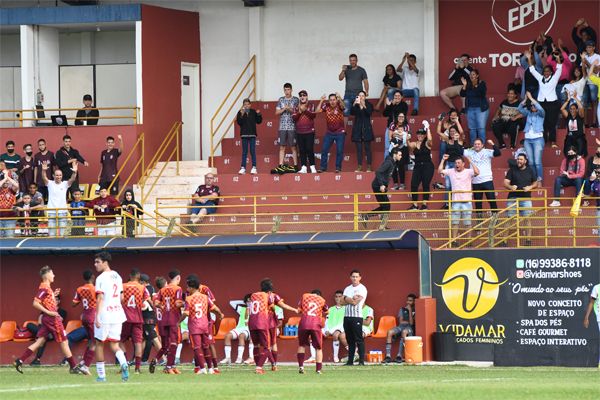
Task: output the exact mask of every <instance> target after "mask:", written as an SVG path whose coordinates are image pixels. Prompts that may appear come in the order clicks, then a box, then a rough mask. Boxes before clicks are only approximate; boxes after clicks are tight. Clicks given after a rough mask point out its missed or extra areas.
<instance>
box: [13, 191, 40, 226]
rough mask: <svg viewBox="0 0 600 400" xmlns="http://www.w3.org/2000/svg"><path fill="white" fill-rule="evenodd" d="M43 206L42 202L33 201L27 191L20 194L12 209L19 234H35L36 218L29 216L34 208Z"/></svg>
mask: <svg viewBox="0 0 600 400" xmlns="http://www.w3.org/2000/svg"><path fill="white" fill-rule="evenodd" d="M42 208H44V205H43V203H42V204H40V203H38V202H36V201H33V200H32V198H31V195H30V194H29V193H25V194H23V196H21V201H19V202H18V203H16V204H15V207H14V210H15V212H16V213H17V217H18V219H17V226H18V227H19V228H20V230H21V236H35V232H36V231H37V219H33V218H30V217H31V216H32V214H33V213H34V211H35V210H39V209H42Z"/></svg>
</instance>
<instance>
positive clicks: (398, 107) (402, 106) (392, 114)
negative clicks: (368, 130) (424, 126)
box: [375, 90, 408, 151]
mask: <svg viewBox="0 0 600 400" xmlns="http://www.w3.org/2000/svg"><path fill="white" fill-rule="evenodd" d="M378 108H379V106H377V107H375V109H378ZM400 114H404V117H406V115H408V104H406V102H405V101H404V100H402V92H401V91H400V90H396V91H395V92H394V96H393V98H392V101H389V100H388V99H387V98H386V99H385V108H384V109H383V116H384V117H387V125H386V129H385V136H384V149H385V150H384V151H389V148H390V139H391V135H392V132H391V130H390V125H392V124H394V123H395V122H396V121H397V120H398V115H400ZM404 119H405V120H406V118H404Z"/></svg>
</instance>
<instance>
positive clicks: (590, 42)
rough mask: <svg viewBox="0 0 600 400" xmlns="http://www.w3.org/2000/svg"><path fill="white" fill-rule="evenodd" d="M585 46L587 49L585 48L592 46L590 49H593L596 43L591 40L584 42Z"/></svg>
mask: <svg viewBox="0 0 600 400" xmlns="http://www.w3.org/2000/svg"><path fill="white" fill-rule="evenodd" d="M585 46H586V47H587V46H592V47H594V46H596V43H595V42H594V41H593V40H588V41H587V42H585Z"/></svg>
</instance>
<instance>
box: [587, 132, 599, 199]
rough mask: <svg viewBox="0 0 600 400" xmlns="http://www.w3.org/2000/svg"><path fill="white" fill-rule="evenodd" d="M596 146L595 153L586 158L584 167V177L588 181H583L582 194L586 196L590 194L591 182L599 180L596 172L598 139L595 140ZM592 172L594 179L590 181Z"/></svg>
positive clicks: (597, 168) (597, 167) (597, 165)
mask: <svg viewBox="0 0 600 400" xmlns="http://www.w3.org/2000/svg"><path fill="white" fill-rule="evenodd" d="M596 145H598V147H597V148H596V152H595V153H594V154H593V155H591V156H590V157H589V158H588V160H587V163H586V166H585V176H587V177H588V179H587V180H586V181H585V189H583V192H584V193H585V194H586V195H587V194H589V193H590V185H591V182H592V181H593V180H594V179H596V178H600V174H598V171H600V139H598V138H596ZM594 172H595V173H596V175H595V177H594V179H592V174H593V173H594Z"/></svg>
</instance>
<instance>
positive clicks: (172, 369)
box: [171, 367, 181, 375]
mask: <svg viewBox="0 0 600 400" xmlns="http://www.w3.org/2000/svg"><path fill="white" fill-rule="evenodd" d="M171 371H173V373H174V374H175V375H181V371H180V370H178V369H177V367H173V368H171Z"/></svg>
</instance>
